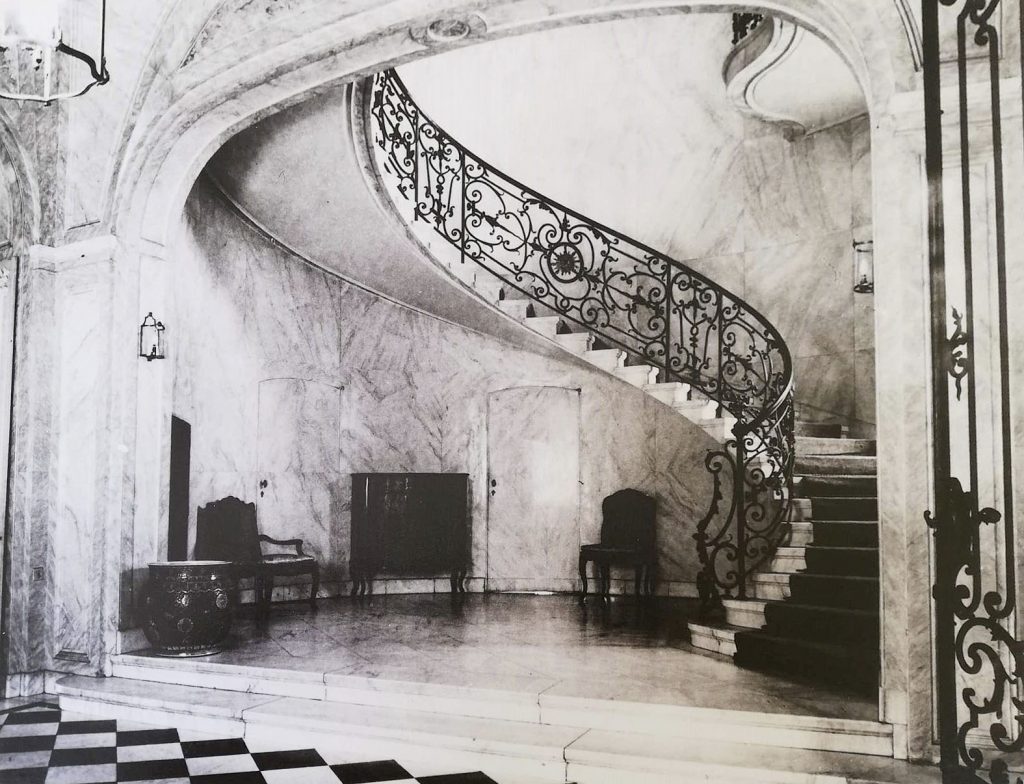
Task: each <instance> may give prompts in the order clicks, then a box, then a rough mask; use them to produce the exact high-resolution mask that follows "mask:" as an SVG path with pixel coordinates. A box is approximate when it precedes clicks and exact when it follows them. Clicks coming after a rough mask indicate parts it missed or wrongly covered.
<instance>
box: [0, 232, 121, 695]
mask: <svg viewBox="0 0 1024 784" xmlns="http://www.w3.org/2000/svg"><path fill="white" fill-rule="evenodd" d="M116 247H117V242H116V240H115V239H114V238H113V237H109V236H108V237H99V238H94V239H90V240H85V241H83V242H79V243H73V244H70V245H65V246H62V247H60V248H51V247H46V246H40V245H37V246H33V247H31V248H30V250H29V254H28V259H27V261H26V262H24V263H23V267H22V272H21V275H20V276H19V277H20V281H19V307H18V314H17V318H18V341H17V347H16V348H17V354H16V357H17V358H16V375H15V387H14V407H13V413H14V423H15V424H14V438H13V440H12V450H11V461H12V463H11V473H12V477H13V482H12V492H11V497H10V499H9V504H10V510H11V516H10V531H9V535H10V546H11V554H12V559H11V563H12V572H11V597H12V601H11V608H10V613H11V614H10V625H9V629H10V654H9V667H8V670H9V673H10V676H11V677H9V681H8V686H9V691H11V692H29V693H31V692H33V691H39V690H41V687H42V683H41V674H42V673H44V672H52V671H56V672H79V673H96V672H98V671H99V670H100V669H101V667H102V663H103V659H104V653H105V650H106V635H105V630H106V627H107V624H106V622H105V618H104V596H105V594H106V593H107V592H108V590H109V587H110V586H109V578H110V576H111V575H112V574H114V573H116V567H117V559H116V550H113V551H111V549H110V548H109V547H108V534H109V533H110V532H111V530H113V529H115V528H116V520H117V519H118V517H119V512H120V509H119V508H115V505H114V504H112V503H111V501H112V499H113V498H114V497H115V494H114V493H111V492H110V483H111V480H112V471H111V468H112V461H111V459H110V456H111V454H112V453H113V452H114V451H115V450H114V449H113V448H112V436H113V434H114V433H115V432H116V428H113V427H112V424H111V419H112V414H113V410H112V406H111V400H112V396H113V393H112V389H113V386H114V385H113V384H112V374H111V365H112V359H113V356H112V336H113V334H114V333H113V327H114V319H113V315H112V313H113V311H112V308H111V303H112V301H113V291H114V286H115V264H114V256H115V249H116ZM112 552H113V553H114V554H115V555H114V556H113V557H112V555H111V553H112Z"/></svg>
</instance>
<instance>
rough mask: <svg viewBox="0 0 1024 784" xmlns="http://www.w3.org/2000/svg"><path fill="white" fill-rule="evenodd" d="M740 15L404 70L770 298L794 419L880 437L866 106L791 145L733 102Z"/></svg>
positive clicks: (545, 35) (670, 247) (589, 195)
mask: <svg viewBox="0 0 1024 784" xmlns="http://www.w3.org/2000/svg"><path fill="white" fill-rule="evenodd" d="M730 23H731V17H729V15H727V14H721V15H720V14H700V15H681V16H666V17H659V18H658V19H657V22H656V23H654V22H653V21H652V20H651V19H642V18H641V19H621V20H616V21H614V22H606V23H601V24H593V25H586V26H580V27H573V28H566V29H559V30H549V31H545V32H541V33H535V34H531V35H525V36H519V37H515V38H508V39H504V40H500V41H495V42H491V43H488V44H485V45H481V46H474V47H469V48H466V49H461V50H457V51H453V52H449V53H445V54H441V55H438V56H435V57H431V58H428V59H424V60H419V61H416V62H414V63H410V64H408V65H405V66H403V67H402V68H400V69H399V71H400V73H401V75H402V78H403V79H404V80H405V82H406V84H407V85H408V87H409V90H410V92H411V94H412V95H413V97H414V98H415V99H416V100H417V102H418V103H419V104H420V106H421V107H422V108H423V110H424V111H425V112H426V113H427V114H428V115H429V116H430V117H431V118H432V119H434V120H435V121H436V122H438V123H439V124H440V125H441V126H442V127H443V128H445V129H446V130H447V131H449V132H450V133H451V134H452V135H453V136H454V137H455V138H456V139H458V140H459V141H460V142H462V143H463V144H465V145H466V146H467V147H468V148H469V149H471V150H473V151H474V152H475V153H477V154H478V155H480V156H481V157H483V158H484V159H485V160H487V161H489V162H490V163H492V164H493V165H495V166H496V167H498V168H499V169H501V170H503V171H505V172H506V173H508V174H509V175H511V176H512V177H515V178H516V179H518V180H520V181H521V182H524V183H526V184H527V185H529V186H530V187H532V188H535V189H536V190H538V191H540V192H541V193H543V194H545V195H547V196H549V197H551V198H554V199H557V200H558V201H560V202H562V203H564V204H566V205H568V206H570V207H572V208H574V209H576V210H579V211H580V212H582V213H583V214H584V215H587V216H588V217H590V218H593V219H595V220H597V221H600V222H602V223H604V224H606V225H608V226H611V227H613V228H615V229H617V230H619V231H622V232H624V233H625V234H627V235H629V236H631V237H635V238H636V239H638V240H640V241H642V242H645V243H646V244H648V245H650V246H652V247H654V248H656V249H658V250H661V251H663V252H665V253H667V254H668V255H670V256H672V257H673V258H675V259H678V260H680V261H683V262H685V263H686V264H688V265H690V266H691V267H693V268H695V269H697V270H698V271H700V272H703V273H705V274H707V275H708V276H709V277H711V278H712V279H713V280H716V281H718V282H719V283H721V284H722V285H724V286H725V287H727V288H729V289H730V290H731V291H733V292H735V293H736V294H738V295H740V296H741V297H743V298H745V299H746V300H747V301H748V302H749V303H750V304H751V305H753V306H754V307H755V308H757V309H758V310H761V311H762V312H763V313H764V314H765V315H766V316H767V317H768V318H769V319H770V320H772V321H773V322H774V323H775V324H776V326H778V327H779V328H780V331H781V332H782V334H783V336H784V337H785V338H786V340H787V342H788V343H789V346H790V348H791V350H792V352H793V354H794V357H795V365H796V368H795V370H796V383H797V403H798V410H799V415H800V416H802V417H803V418H805V419H809V420H819V421H840V422H842V423H844V424H846V425H848V426H849V428H850V430H851V432H852V433H854V434H857V435H873V434H874V426H875V421H876V419H875V404H874V400H875V382H874V297H873V295H870V294H866V295H855V294H854V293H853V290H852V289H853V282H854V281H853V251H852V247H851V246H852V241H853V239H854V238H856V239H858V240H860V239H870V238H871V234H872V229H871V224H872V221H871V175H870V167H871V156H870V127H869V122H868V119H867V118H866V117H864V118H861V119H856V120H852V121H850V122H847V123H844V124H842V125H839V126H836V127H835V128H832V129H829V130H825V131H820V132H818V133H816V134H814V135H812V136H809V137H806V138H802V139H797V140H795V141H792V142H790V141H787V140H786V139H785V138H784V137H783V133H782V130H781V129H780V128H778V127H776V126H773V125H769V124H767V123H764V122H760V121H758V120H754V119H751V118H747V117H745V116H743V115H742V114H740V113H739V112H738V111H737V110H736V109H735V107H734V105H733V104H732V103H731V101H730V100H729V98H728V96H727V94H726V90H725V85H724V83H723V81H722V66H723V63H724V62H725V59H726V56H727V54H728V52H729V50H730V48H731V27H730ZM580 85H600V88H599V89H579V86H580ZM552 128H557V129H558V132H557V133H552V131H551V129H552Z"/></svg>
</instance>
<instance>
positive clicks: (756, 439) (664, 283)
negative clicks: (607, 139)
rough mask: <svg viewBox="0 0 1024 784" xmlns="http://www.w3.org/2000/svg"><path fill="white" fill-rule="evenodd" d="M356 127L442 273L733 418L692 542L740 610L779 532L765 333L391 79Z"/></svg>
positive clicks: (784, 458)
mask: <svg viewBox="0 0 1024 784" xmlns="http://www.w3.org/2000/svg"><path fill="white" fill-rule="evenodd" d="M367 119H368V123H369V126H370V127H369V135H370V139H371V143H372V145H373V148H374V157H375V161H376V165H377V168H378V175H379V176H380V177H381V179H382V181H383V182H384V183H385V185H386V187H387V188H388V190H389V194H390V196H391V198H392V201H393V202H394V205H395V207H396V208H397V209H398V210H399V212H400V213H402V215H403V217H405V218H406V220H409V221H410V222H412V223H414V224H426V225H428V226H429V227H430V228H431V229H433V231H434V232H436V234H437V235H439V236H440V237H441V238H443V239H444V240H445V242H446V243H447V244H449V245H451V246H452V247H453V248H454V249H455V250H456V251H457V252H458V254H459V257H458V259H453V263H455V264H459V263H461V264H465V263H467V262H470V263H473V264H475V265H479V267H482V268H483V269H485V270H487V271H488V272H489V273H491V274H492V275H494V276H496V277H497V278H498V279H499V280H500V281H501V285H502V286H503V287H506V288H509V289H516V290H518V291H519V292H521V293H523V294H525V295H526V296H527V297H529V298H530V299H532V300H534V302H536V303H540V304H541V305H544V306H546V307H547V308H549V309H550V310H551V311H553V312H555V313H558V314H559V315H560V316H561V317H562V318H563V319H564V320H566V321H570V322H574V323H575V324H577V325H579V326H581V327H583V328H584V329H586V330H587V331H589V332H591V333H592V334H594V335H595V336H596V337H597V338H599V339H600V340H601V341H603V343H604V344H606V345H607V346H609V347H620V348H623V349H625V350H626V351H628V352H629V353H630V354H631V355H632V356H633V357H634V358H637V359H639V360H641V361H643V362H645V363H648V364H651V365H654V366H656V367H658V368H659V369H660V376H661V380H662V381H681V382H684V383H686V384H689V385H690V389H691V394H692V393H693V392H697V393H700V394H703V395H705V396H706V397H707V398H709V399H710V400H713V401H717V403H718V414H719V416H722V415H724V414H725V413H726V412H728V415H729V416H731V417H733V418H735V420H736V424H735V426H734V427H733V431H732V438H731V439H729V440H728V441H727V442H726V444H725V445H724V447H723V448H722V449H719V450H715V451H713V452H711V453H710V454H709V455H708V458H707V465H708V469H709V470H710V472H711V474H712V477H713V480H714V489H713V499H714V500H713V503H712V505H711V509H710V510H709V512H708V514H707V515H706V516H705V517H704V518H703V519H702V520H700V521H699V523H698V525H697V531H696V533H695V534H694V538H695V540H696V543H697V550H698V555H699V558H700V563H701V565H702V574H701V576H700V580H699V582H700V584H702V585H703V586H705V589H706V592H707V591H710V592H711V593H713V594H714V595H715V596H717V595H718V594H719V591H721V592H723V593H724V594H725V595H727V596H731V595H736V596H738V597H740V598H743V597H744V596H745V595H746V588H747V581H748V578H749V577H750V575H751V574H752V573H753V572H754V571H755V570H756V569H758V568H759V567H760V566H761V565H762V564H764V563H765V562H766V561H767V560H768V559H769V558H770V557H771V556H772V554H773V553H774V552H775V549H776V548H777V547H778V546H779V545H780V544H781V543H782V542H783V541H784V539H785V538H786V537H787V536H788V532H789V526H788V523H787V518H788V515H787V512H788V509H789V499H790V497H791V495H792V492H791V491H792V469H793V424H794V421H793V363H792V359H791V357H790V353H789V350H788V348H787V346H786V344H785V341H784V340H783V339H782V336H781V335H780V334H779V332H778V330H777V329H776V328H775V327H774V326H773V325H772V324H771V323H770V322H769V321H768V320H767V319H766V318H765V317H764V316H762V315H761V314H760V313H758V312H757V311H756V310H755V309H754V308H752V307H750V305H748V304H747V303H746V302H744V301H743V300H742V299H740V298H739V297H736V296H735V295H733V294H731V293H730V292H728V291H726V290H725V289H723V288H722V287H721V286H719V285H718V284H716V283H714V282H713V281H712V280H710V279H709V278H707V277H705V276H703V275H701V274H700V273H698V272H696V271H695V270H692V269H690V268H688V267H686V266H685V265H683V264H681V263H679V262H678V261H675V260H674V259H671V258H669V257H668V256H666V255H664V254H662V253H659V252H657V251H655V250H653V249H651V248H649V247H647V246H646V245H643V244H641V243H639V242H637V241H635V240H633V239H630V238H629V237H626V236H625V235H623V234H621V233H619V232H617V231H614V230H612V229H610V228H608V227H606V226H603V225H601V224H600V223H597V222H596V221H593V220H590V219H589V218H587V217H585V216H583V215H581V214H580V213H578V212H575V211H573V210H571V209H569V208H567V207H564V206H563V205H561V204H559V203H558V202H556V201H554V200H553V199H549V198H547V197H545V196H543V195H541V194H539V193H537V192H536V191H534V190H532V189H530V188H528V187H526V186H525V185H523V184H522V183H520V182H518V181H516V180H515V179H513V178H512V177H509V176H508V175H506V174H503V173H502V172H500V171H498V170H497V169H495V168H494V167H493V166H490V165H489V164H487V163H486V162H485V161H483V160H481V159H480V158H479V157H477V156H476V155H474V154H473V153H472V152H470V151H469V150H467V149H466V148H465V147H463V146H462V145H461V144H459V143H458V142H457V141H456V140H455V139H453V138H452V137H451V136H449V135H448V134H447V133H446V132H445V131H444V130H443V129H442V128H440V127H439V126H438V125H437V124H436V123H434V122H432V121H431V120H430V119H429V118H428V117H427V116H426V115H425V114H424V113H423V112H422V111H421V110H420V109H419V107H418V106H417V105H416V103H415V102H414V101H413V100H412V98H411V97H410V95H409V92H408V90H407V89H406V87H405V85H404V84H403V83H402V80H401V79H400V78H399V76H398V74H396V73H395V71H394V70H387V71H382V72H380V73H378V74H377V75H376V76H375V77H374V78H373V83H372V90H371V94H370V106H369V113H368V118H367Z"/></svg>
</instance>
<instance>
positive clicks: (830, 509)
mask: <svg viewBox="0 0 1024 784" xmlns="http://www.w3.org/2000/svg"><path fill="white" fill-rule="evenodd" d="M810 501H811V515H812V517H813V519H815V520H877V519H878V499H876V498H817V497H815V498H811V499H810Z"/></svg>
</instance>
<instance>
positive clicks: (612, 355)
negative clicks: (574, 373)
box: [583, 348, 626, 373]
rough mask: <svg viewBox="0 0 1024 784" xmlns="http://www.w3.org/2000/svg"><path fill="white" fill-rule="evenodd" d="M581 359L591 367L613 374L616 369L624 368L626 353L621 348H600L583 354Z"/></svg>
mask: <svg viewBox="0 0 1024 784" xmlns="http://www.w3.org/2000/svg"><path fill="white" fill-rule="evenodd" d="M583 358H584V359H585V360H587V362H589V363H590V364H591V365H594V366H595V367H598V368H600V369H601V370H607V371H608V372H609V373H612V372H614V371H615V370H616V369H617V368H621V367H625V365H626V352H625V351H623V350H622V349H621V348H601V349H595V350H591V351H585V352H583Z"/></svg>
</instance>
